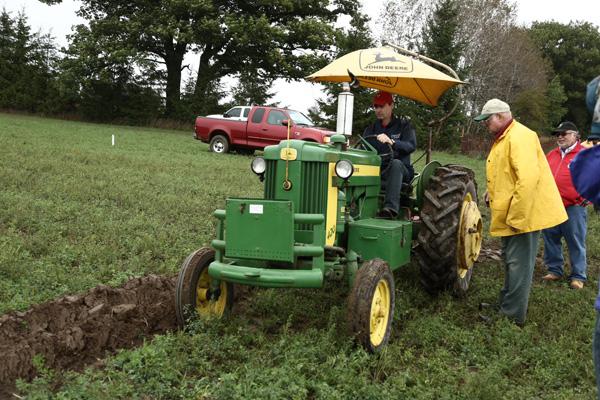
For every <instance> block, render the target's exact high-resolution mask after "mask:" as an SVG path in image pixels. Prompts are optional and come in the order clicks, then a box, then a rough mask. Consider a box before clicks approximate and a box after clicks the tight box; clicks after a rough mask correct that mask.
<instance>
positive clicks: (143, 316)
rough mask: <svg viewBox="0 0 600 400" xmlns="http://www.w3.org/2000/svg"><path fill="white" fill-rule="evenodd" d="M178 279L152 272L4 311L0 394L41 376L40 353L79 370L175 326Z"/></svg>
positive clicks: (48, 361)
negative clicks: (18, 382)
mask: <svg viewBox="0 0 600 400" xmlns="http://www.w3.org/2000/svg"><path fill="white" fill-rule="evenodd" d="M174 298H175V278H173V277H168V276H156V275H149V276H146V277H143V278H136V279H132V280H130V281H128V282H127V283H125V284H124V285H123V286H121V287H118V288H113V287H108V286H104V285H101V286H98V287H96V288H94V289H92V290H90V291H88V292H86V293H83V294H79V295H74V296H65V297H62V298H60V299H58V300H54V301H51V302H48V303H45V304H39V305H36V306H34V307H32V308H31V309H29V310H27V311H25V312H11V313H8V314H5V315H3V316H0V355H1V356H0V360H1V362H0V398H6V397H8V396H9V395H10V393H11V392H12V391H13V390H14V383H15V380H16V379H17V378H23V379H26V380H30V379H32V378H33V377H34V376H35V375H36V372H37V371H36V369H35V367H34V366H33V363H32V358H33V356H34V355H35V354H40V355H42V356H43V358H44V365H45V366H46V367H50V368H53V369H60V370H63V369H73V370H78V369H81V368H83V367H84V366H85V365H88V364H92V363H94V362H96V361H98V359H102V358H104V357H105V356H106V355H107V353H113V352H115V351H116V350H117V349H123V348H131V347H135V346H138V345H140V344H141V343H142V341H143V339H144V338H145V337H148V336H150V335H154V334H159V333H164V332H166V331H168V330H175V329H176V326H177V322H176V319H175V303H174Z"/></svg>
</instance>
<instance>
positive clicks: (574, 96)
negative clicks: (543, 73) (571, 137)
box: [529, 21, 600, 129]
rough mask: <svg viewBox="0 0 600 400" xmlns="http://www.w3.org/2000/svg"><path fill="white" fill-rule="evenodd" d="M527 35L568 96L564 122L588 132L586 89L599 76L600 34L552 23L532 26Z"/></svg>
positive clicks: (588, 25)
mask: <svg viewBox="0 0 600 400" xmlns="http://www.w3.org/2000/svg"><path fill="white" fill-rule="evenodd" d="M529 33H530V35H531V37H532V38H533V40H534V42H535V43H536V44H537V46H538V47H539V48H540V49H541V51H542V53H543V54H544V56H545V57H546V58H547V59H548V60H550V62H551V64H552V67H553V69H554V71H555V72H556V74H557V75H558V76H559V77H560V82H561V84H562V85H563V87H564V90H565V94H566V96H567V101H566V108H567V114H566V117H565V118H566V119H568V120H570V121H573V122H575V124H576V125H577V126H578V127H580V129H589V128H588V127H589V126H590V123H591V116H590V115H589V113H588V112H587V109H586V106H585V87H586V84H587V83H588V82H589V81H590V80H591V79H592V78H594V77H595V76H597V75H598V65H600V30H599V29H598V27H597V26H595V25H593V24H591V23H589V22H571V23H569V24H562V23H559V22H555V21H552V22H534V23H533V25H532V26H531V29H530V31H529ZM583 127H586V128H583Z"/></svg>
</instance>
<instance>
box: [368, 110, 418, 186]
mask: <svg viewBox="0 0 600 400" xmlns="http://www.w3.org/2000/svg"><path fill="white" fill-rule="evenodd" d="M380 133H385V134H386V135H388V136H389V137H390V138H392V139H393V140H394V141H395V143H394V145H393V150H394V158H396V159H398V160H400V161H402V163H403V164H404V165H405V166H406V169H408V171H409V176H406V177H404V179H403V180H404V181H405V182H407V181H410V180H411V179H412V178H413V175H414V170H413V168H412V165H410V153H412V152H413V151H415V149H416V148H417V138H416V134H415V128H414V127H413V126H412V124H411V123H410V120H409V119H407V118H396V117H394V116H392V120H391V121H390V123H389V125H387V126H386V127H384V126H383V125H382V124H381V120H379V119H378V120H377V121H375V123H373V124H371V125H369V126H368V127H367V129H365V131H364V133H363V137H364V138H367V139H366V140H367V141H368V142H369V144H370V145H371V146H373V147H374V148H375V149H376V150H377V154H386V153H389V152H390V148H389V146H388V145H387V144H385V143H381V142H380V141H379V140H377V139H376V138H375V137H374V136H377V135H379V134H380ZM369 136H373V137H369ZM389 161H390V159H389V158H388V157H382V159H381V164H382V165H381V169H382V170H384V169H385V167H386V165H387V163H388V162H389Z"/></svg>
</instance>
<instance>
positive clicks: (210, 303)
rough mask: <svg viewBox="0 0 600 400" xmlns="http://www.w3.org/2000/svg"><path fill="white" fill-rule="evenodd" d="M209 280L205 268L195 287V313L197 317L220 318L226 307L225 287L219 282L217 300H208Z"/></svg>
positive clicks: (223, 283)
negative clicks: (219, 292)
mask: <svg viewBox="0 0 600 400" xmlns="http://www.w3.org/2000/svg"><path fill="white" fill-rule="evenodd" d="M210 282H211V278H210V276H209V275H208V268H205V269H204V270H203V271H202V273H201V274H200V278H199V279H198V283H197V285H196V312H197V313H198V315H200V316H203V317H207V316H216V317H221V316H222V315H223V313H224V312H225V307H226V305H227V285H226V284H225V282H221V285H220V289H221V294H220V295H219V298H218V299H217V300H210V299H209V289H210Z"/></svg>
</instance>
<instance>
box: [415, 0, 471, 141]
mask: <svg viewBox="0 0 600 400" xmlns="http://www.w3.org/2000/svg"><path fill="white" fill-rule="evenodd" d="M459 17H460V14H459V8H458V4H457V2H456V1H455V0H442V1H440V2H439V3H438V4H437V5H436V6H435V9H434V10H433V12H432V13H431V15H430V17H429V18H428V20H427V25H426V26H425V30H424V32H423V44H422V46H423V49H422V53H423V54H426V55H427V57H429V58H432V59H434V60H437V61H439V62H441V63H443V64H446V65H448V66H449V67H450V68H452V69H453V70H454V71H456V72H457V73H458V75H459V76H460V75H461V74H460V70H459V68H458V64H459V61H460V58H461V55H462V53H463V51H464V48H465V44H464V43H463V42H462V41H461V39H460V38H459V35H458V34H459V29H460V25H459V22H460V20H459ZM442 72H444V73H446V74H448V71H446V70H442ZM459 93H460V92H459V91H458V90H456V89H453V90H450V91H448V92H447V93H446V94H445V95H444V96H443V97H442V98H441V99H440V103H439V105H438V107H436V108H433V109H423V111H422V112H421V113H420V114H421V115H420V119H421V120H424V121H427V122H429V121H432V120H433V121H439V120H441V119H442V118H445V117H446V116H447V115H448V114H449V113H450V112H452V111H454V112H453V113H452V114H451V115H450V116H449V117H448V118H447V119H445V120H444V121H443V122H440V124H439V126H436V129H435V131H436V137H435V139H434V146H435V148H436V149H439V150H448V151H456V150H457V149H458V148H459V145H460V135H461V130H460V128H461V125H462V124H464V122H465V119H466V118H465V116H464V114H463V112H462V107H461V106H460V104H459V103H460V101H461V99H460V98H459ZM455 106H457V107H456V109H454V107H455Z"/></svg>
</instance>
